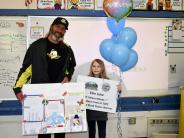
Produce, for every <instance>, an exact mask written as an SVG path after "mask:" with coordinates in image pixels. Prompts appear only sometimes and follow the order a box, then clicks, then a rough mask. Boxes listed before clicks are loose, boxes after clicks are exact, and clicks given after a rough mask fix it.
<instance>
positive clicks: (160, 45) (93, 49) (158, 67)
mask: <svg viewBox="0 0 184 138" xmlns="http://www.w3.org/2000/svg"><path fill="white" fill-rule="evenodd" d="M55 18H56V17H54V16H52V17H47V16H44V17H40V16H30V17H29V18H28V23H29V31H28V32H29V34H28V35H29V36H28V40H29V43H32V42H33V41H35V40H36V39H38V38H39V37H40V36H45V35H46V34H47V32H48V31H49V28H50V24H51V23H52V22H53V20H54V19H55ZM65 18H67V20H68V21H69V23H70V24H69V29H68V31H67V32H66V35H65V39H64V41H65V42H66V43H68V44H69V45H71V47H72V49H73V51H74V54H75V57H76V61H77V67H76V71H75V73H74V77H77V75H78V74H82V75H87V74H88V71H89V64H90V62H91V61H92V60H93V59H94V58H100V59H103V58H102V57H101V55H100V52H99V45H100V43H101V42H102V41H103V40H104V39H107V38H111V36H112V33H111V32H110V31H109V30H108V28H107V25H106V18H105V17H65ZM170 23H171V20H169V19H140V18H139V19H136V18H133V19H132V18H128V19H126V25H125V26H126V27H132V28H133V29H134V30H135V31H136V32H137V37H138V40H137V42H136V44H135V46H134V47H133V48H134V49H135V50H136V51H137V53H138V56H139V59H138V63H137V65H136V66H135V67H134V68H133V69H131V70H129V71H127V72H124V73H123V74H122V75H120V72H119V69H118V68H117V67H116V66H114V65H112V64H111V63H109V62H105V64H106V67H107V69H108V72H109V74H111V75H112V76H113V75H114V76H118V77H120V76H121V77H122V78H123V81H124V83H125V85H126V87H127V90H129V91H142V90H144V91H147V90H148V91H149V90H167V89H168V56H165V49H166V48H165V47H164V43H165V30H166V29H165V28H166V26H169V25H170ZM103 60H104V59H103ZM104 61H105V60H104ZM74 80H75V79H74ZM151 92H152V91H151Z"/></svg>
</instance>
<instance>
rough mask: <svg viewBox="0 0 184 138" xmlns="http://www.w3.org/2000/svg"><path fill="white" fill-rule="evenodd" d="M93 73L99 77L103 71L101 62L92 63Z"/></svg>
mask: <svg viewBox="0 0 184 138" xmlns="http://www.w3.org/2000/svg"><path fill="white" fill-rule="evenodd" d="M91 70H92V73H93V74H94V76H95V77H99V75H100V73H101V71H102V68H101V66H100V64H98V63H97V62H96V61H95V62H94V63H93V65H92V68H91Z"/></svg>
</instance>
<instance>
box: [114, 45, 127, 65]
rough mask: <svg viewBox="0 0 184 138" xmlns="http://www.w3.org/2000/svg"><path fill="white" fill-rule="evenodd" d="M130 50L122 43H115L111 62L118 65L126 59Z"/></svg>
mask: <svg viewBox="0 0 184 138" xmlns="http://www.w3.org/2000/svg"><path fill="white" fill-rule="evenodd" d="M129 53H130V50H129V49H128V48H127V47H126V46H124V45H122V44H116V46H115V47H114V49H113V51H112V56H111V63H113V64H115V65H117V66H118V67H120V66H121V65H123V64H125V63H126V62H127V61H128V58H129Z"/></svg>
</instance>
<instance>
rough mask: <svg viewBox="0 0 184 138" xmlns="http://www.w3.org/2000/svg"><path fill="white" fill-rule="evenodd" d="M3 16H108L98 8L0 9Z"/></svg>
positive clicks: (144, 14) (157, 14)
mask: <svg viewBox="0 0 184 138" xmlns="http://www.w3.org/2000/svg"><path fill="white" fill-rule="evenodd" d="M0 15H1V16H83V17H84V16H86V17H106V14H105V13H104V11H97V10H45V9H44V10H37V9H0ZM128 17H141V18H184V11H132V13H131V14H130V15H129V16H128Z"/></svg>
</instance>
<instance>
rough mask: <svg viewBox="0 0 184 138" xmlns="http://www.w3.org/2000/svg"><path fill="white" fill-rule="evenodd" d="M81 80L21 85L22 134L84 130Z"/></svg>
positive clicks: (83, 102)
mask: <svg viewBox="0 0 184 138" xmlns="http://www.w3.org/2000/svg"><path fill="white" fill-rule="evenodd" d="M84 92H85V88H84V84H83V83H65V84H61V83H53V84H26V85H24V86H23V94H24V95H25V100H24V102H23V122H22V127H23V135H33V134H46V133H59V132H81V131H87V124H86V105H85V100H84V98H85V97H84Z"/></svg>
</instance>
